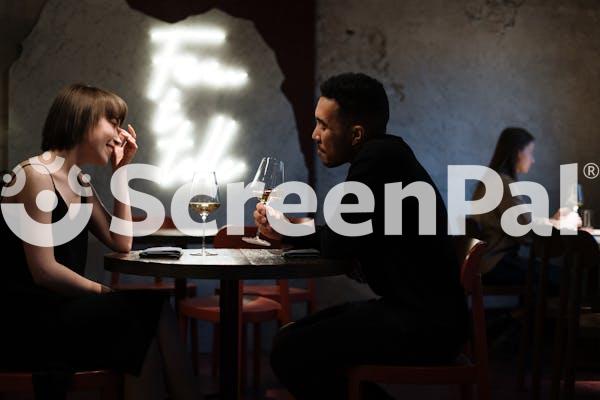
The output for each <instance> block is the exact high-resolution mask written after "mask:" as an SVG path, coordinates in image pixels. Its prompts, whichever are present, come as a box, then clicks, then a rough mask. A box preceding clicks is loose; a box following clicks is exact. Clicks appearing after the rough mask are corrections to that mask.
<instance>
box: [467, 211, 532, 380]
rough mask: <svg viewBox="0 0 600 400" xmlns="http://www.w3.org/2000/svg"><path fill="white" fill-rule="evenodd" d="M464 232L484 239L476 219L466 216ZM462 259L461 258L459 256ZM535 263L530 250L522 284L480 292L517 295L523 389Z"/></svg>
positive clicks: (519, 375) (519, 376)
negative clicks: (524, 280) (525, 276)
mask: <svg viewBox="0 0 600 400" xmlns="http://www.w3.org/2000/svg"><path fill="white" fill-rule="evenodd" d="M466 233H467V235H466V236H467V237H468V238H476V239H479V240H484V239H485V238H484V236H483V232H482V231H481V227H480V226H479V224H478V223H477V221H476V220H475V219H473V218H466ZM459 259H463V258H459ZM534 265H535V254H534V252H533V251H532V250H530V253H529V265H528V269H527V279H526V282H525V284H524V285H512V286H501V285H483V286H482V293H483V296H484V298H485V296H499V297H517V298H518V299H519V306H518V307H517V308H516V309H515V310H514V312H513V315H515V316H518V319H519V320H520V322H521V337H520V340H519V351H518V355H517V388H518V389H520V390H524V389H525V364H526V355H527V350H528V345H529V343H528V341H529V336H530V330H531V325H532V320H533V317H532V314H533V297H532V293H533V275H534Z"/></svg>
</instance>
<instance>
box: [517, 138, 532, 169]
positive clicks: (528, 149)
mask: <svg viewBox="0 0 600 400" xmlns="http://www.w3.org/2000/svg"><path fill="white" fill-rule="evenodd" d="M534 146H535V143H534V142H530V143H529V144H528V145H527V146H525V147H523V148H522V149H521V150H520V151H519V155H518V156H517V165H516V168H515V169H516V172H517V173H518V174H526V173H527V172H529V168H531V165H532V164H533V163H534V162H535V159H534V158H533V148H534Z"/></svg>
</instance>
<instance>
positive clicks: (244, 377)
mask: <svg viewBox="0 0 600 400" xmlns="http://www.w3.org/2000/svg"><path fill="white" fill-rule="evenodd" d="M240 329H241V330H242V345H241V349H240V350H241V351H240V353H241V355H240V363H241V367H240V378H241V381H242V383H241V388H242V392H245V391H246V388H247V387H248V358H247V355H248V334H247V331H246V324H244V323H242V326H241V327H240Z"/></svg>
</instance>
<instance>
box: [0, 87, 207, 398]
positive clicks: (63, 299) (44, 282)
mask: <svg viewBox="0 0 600 400" xmlns="http://www.w3.org/2000/svg"><path fill="white" fill-rule="evenodd" d="M126 113H127V105H126V104H125V102H124V101H123V100H122V99H121V98H120V97H118V96H117V95H115V94H113V93H110V92H107V91H104V90H102V89H98V88H94V87H89V86H85V85H79V84H76V85H71V86H68V87H66V88H64V89H63V90H62V91H61V92H60V93H59V94H58V96H57V97H56V99H55V100H54V103H53V104H52V107H51V108H50V111H49V113H48V116H47V118H46V122H45V124H44V128H43V133H42V151H43V152H44V153H43V154H41V155H40V156H37V157H32V158H30V159H28V160H26V161H24V162H22V163H21V164H19V165H18V166H17V167H16V168H15V169H14V170H13V172H12V174H8V175H5V176H4V177H2V178H3V185H6V186H4V187H3V189H2V213H3V216H4V218H2V219H1V221H0V232H1V233H2V237H3V241H2V243H3V245H4V251H5V252H4V254H5V257H7V256H6V254H7V253H8V251H10V253H11V255H10V261H9V262H8V263H6V262H5V263H4V268H3V271H2V279H1V280H0V313H1V315H2V321H3V326H2V329H0V369H2V370H9V371H32V372H33V376H34V387H35V390H36V395H37V397H38V398H39V397H45V398H58V397H64V396H65V394H66V390H67V387H68V381H69V377H70V376H71V374H72V373H73V372H75V371H77V370H89V369H96V368H111V369H115V370H118V371H121V372H123V373H125V374H126V375H125V376H126V380H125V395H126V397H128V398H144V399H149V398H164V390H165V385H163V381H162V379H160V376H161V374H163V375H164V378H165V383H166V387H167V388H168V391H169V396H170V397H171V398H176V399H191V398H196V399H197V398H199V397H200V395H199V392H198V388H197V385H196V382H195V380H194V377H193V373H192V370H191V366H190V363H189V359H188V357H187V356H186V354H185V349H184V346H183V344H182V343H181V341H180V340H179V335H178V332H177V326H176V319H175V315H174V313H173V310H172V309H171V307H170V305H169V303H168V302H167V299H166V298H164V297H162V296H160V295H156V294H152V293H148V292H142V291H124V292H113V291H111V289H110V288H109V287H107V286H104V285H102V284H100V283H98V282H94V281H91V280H89V279H87V278H86V277H84V275H83V273H84V268H85V263H86V255H87V232H88V230H89V231H91V232H92V233H93V234H94V235H95V236H96V237H97V238H98V239H99V240H100V241H101V242H102V243H104V244H105V245H106V246H108V247H109V248H111V249H112V250H113V251H118V252H128V251H130V249H131V245H132V238H131V236H124V235H119V234H117V233H114V232H111V231H110V229H109V227H110V222H111V215H110V214H109V212H108V211H107V210H106V208H105V207H104V206H103V204H102V203H101V201H100V199H99V197H98V196H97V195H96V193H95V191H94V190H93V187H92V186H91V184H90V183H89V178H88V177H87V176H86V175H84V174H82V173H81V170H80V169H79V167H78V166H80V165H85V164H94V165H106V164H110V166H111V167H112V170H113V171H115V170H117V169H118V168H120V167H122V166H124V165H126V164H128V163H130V162H131V160H132V159H133V157H134V155H135V153H136V151H137V147H138V146H137V144H136V133H135V130H134V129H133V127H132V126H131V125H129V126H128V130H124V129H121V128H120V125H121V123H122V122H123V120H124V119H125V115H126ZM11 175H12V176H11ZM123 184H124V183H123ZM80 203H81V204H80ZM89 204H91V205H92V210H91V216H90V218H89V221H88V222H87V225H85V226H84V227H83V229H82V230H81V232H79V233H78V234H77V233H75V234H73V235H72V236H74V238H72V239H70V240H67V241H66V242H64V243H61V235H64V232H65V231H66V230H69V229H70V230H73V229H78V227H77V226H75V222H72V221H75V219H70V218H69V217H70V216H71V213H72V211H73V210H74V209H76V208H77V207H80V208H85V207H86V206H87V205H89ZM15 206H17V207H21V210H23V207H24V211H22V214H18V216H17V218H14V217H11V215H13V216H14V215H15V212H18V211H19V210H16V208H15ZM88 207H89V206H88ZM15 210H16V211H15ZM25 211H26V214H25ZM11 213H12V214H11ZM114 216H116V217H118V218H121V219H123V220H127V221H131V209H130V207H129V206H128V205H125V204H123V203H121V202H119V201H116V200H115V203H114ZM11 221H12V223H10V222H11ZM15 221H16V222H15ZM65 221H66V222H67V223H66V224H64V222H65ZM59 222H62V223H63V225H62V226H61V227H60V228H57V227H56V226H57V223H59ZM51 223H53V225H56V226H55V228H54V229H50V230H48V229H47V228H49V227H50V224H51ZM36 224H37V225H36ZM65 240H66V239H65Z"/></svg>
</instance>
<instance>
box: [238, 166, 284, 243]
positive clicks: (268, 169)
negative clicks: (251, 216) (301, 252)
mask: <svg viewBox="0 0 600 400" xmlns="http://www.w3.org/2000/svg"><path fill="white" fill-rule="evenodd" d="M284 180H285V173H284V167H283V161H280V160H278V159H277V158H275V157H263V159H262V160H261V161H260V165H259V166H258V170H257V171H256V175H254V179H253V180H252V183H251V186H250V187H252V188H254V189H253V190H254V193H255V194H256V197H257V198H258V201H260V202H261V203H262V204H265V205H266V204H267V202H268V201H269V199H272V198H274V197H275V196H278V194H277V193H276V192H275V188H276V187H277V186H279V185H280V184H282V183H283V181H284ZM242 240H243V241H244V242H246V243H250V244H257V245H259V246H270V245H271V243H270V242H268V241H267V240H264V239H261V238H260V233H259V232H258V231H256V236H254V237H243V238H242Z"/></svg>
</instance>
